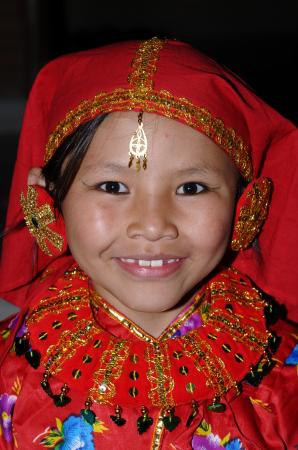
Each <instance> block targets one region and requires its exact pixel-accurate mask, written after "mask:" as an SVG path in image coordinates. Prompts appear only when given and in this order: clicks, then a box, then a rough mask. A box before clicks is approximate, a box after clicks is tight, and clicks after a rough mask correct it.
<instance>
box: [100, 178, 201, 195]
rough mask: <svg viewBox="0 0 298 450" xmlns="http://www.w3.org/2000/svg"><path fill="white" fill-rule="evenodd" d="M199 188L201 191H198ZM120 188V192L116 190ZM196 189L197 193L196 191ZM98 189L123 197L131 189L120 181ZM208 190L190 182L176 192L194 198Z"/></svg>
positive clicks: (106, 184)
mask: <svg viewBox="0 0 298 450" xmlns="http://www.w3.org/2000/svg"><path fill="white" fill-rule="evenodd" d="M198 187H199V189H198ZM117 188H118V190H116V189H117ZM194 188H195V189H196V191H194ZM96 189H98V190H100V191H103V192H106V193H107V194H112V195H123V194H128V193H129V189H128V187H127V186H126V185H125V184H124V183H120V182H119V181H105V182H104V183H100V184H98V185H96ZM179 190H183V191H182V192H179ZM206 190H207V187H206V186H205V185H203V184H201V183H196V182H192V181H190V182H188V183H183V184H181V185H180V186H178V188H177V190H176V194H177V195H186V196H193V195H198V194H201V193H203V192H205V191H206Z"/></svg>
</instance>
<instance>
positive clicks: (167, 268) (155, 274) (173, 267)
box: [115, 258, 184, 278]
mask: <svg viewBox="0 0 298 450" xmlns="http://www.w3.org/2000/svg"><path fill="white" fill-rule="evenodd" d="M115 261H116V262H117V264H118V265H119V266H120V267H121V269H123V270H125V272H128V273H129V274H130V275H133V276H135V277H137V278H166V277H169V276H170V275H173V274H174V273H175V272H177V270H179V269H180V267H181V266H182V264H183V262H184V258H181V259H178V261H174V262H172V263H169V264H164V265H163V266H161V267H151V266H149V267H143V266H139V265H138V264H137V263H127V262H125V261H123V260H121V259H119V258H115Z"/></svg>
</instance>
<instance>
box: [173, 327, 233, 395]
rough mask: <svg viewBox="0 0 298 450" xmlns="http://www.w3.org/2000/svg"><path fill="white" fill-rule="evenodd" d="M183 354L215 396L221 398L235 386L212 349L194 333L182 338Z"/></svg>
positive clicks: (221, 361)
mask: <svg viewBox="0 0 298 450" xmlns="http://www.w3.org/2000/svg"><path fill="white" fill-rule="evenodd" d="M182 342H183V347H184V351H185V354H186V355H187V356H189V357H191V358H192V359H193V361H194V365H195V367H196V369H197V370H198V371H199V372H203V373H204V374H205V376H206V385H207V386H209V387H211V388H212V389H213V390H214V392H215V396H221V395H222V394H224V393H225V392H227V391H228V390H229V389H230V388H231V387H234V386H236V382H235V381H234V380H233V378H232V376H231V375H230V373H229V372H228V371H227V370H226V368H225V364H224V362H223V360H222V359H221V358H219V357H218V356H216V355H215V354H214V352H213V350H212V347H211V346H210V345H209V344H208V343H207V342H205V341H204V340H203V339H201V338H200V337H199V336H198V335H197V334H195V333H189V334H188V335H185V336H183V337H182Z"/></svg>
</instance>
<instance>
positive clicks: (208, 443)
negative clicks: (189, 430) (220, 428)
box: [192, 420, 244, 450]
mask: <svg viewBox="0 0 298 450" xmlns="http://www.w3.org/2000/svg"><path fill="white" fill-rule="evenodd" d="M222 448H225V449H226V450H244V447H243V445H242V443H241V441H240V439H238V438H236V439H230V433H228V434H227V435H226V436H225V437H224V438H223V439H221V438H220V437H219V436H218V435H217V434H214V433H212V430H211V425H209V424H208V423H207V422H206V421H205V420H202V422H201V423H200V425H199V427H198V428H197V430H196V432H195V434H194V436H193V438H192V449H193V450H218V449H222Z"/></svg>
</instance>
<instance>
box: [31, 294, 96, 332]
mask: <svg viewBox="0 0 298 450" xmlns="http://www.w3.org/2000/svg"><path fill="white" fill-rule="evenodd" d="M89 301H90V299H89V291H88V289H86V288H79V289H77V290H74V291H71V292H65V290H64V289H62V290H61V291H59V293H58V294H57V295H56V296H55V297H45V298H43V299H42V300H41V301H40V302H39V305H38V307H37V308H35V309H33V310H32V311H31V313H30V315H29V317H28V319H27V324H31V323H36V322H39V321H40V320H42V319H43V318H44V317H45V316H46V315H48V314H51V313H53V311H55V313H57V314H61V313H63V312H64V311H65V308H66V307H67V308H69V309H74V310H79V309H81V308H82V307H87V306H89Z"/></svg>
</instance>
